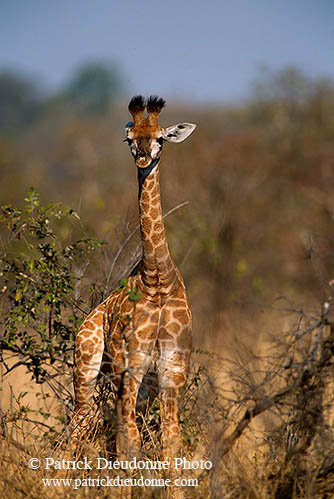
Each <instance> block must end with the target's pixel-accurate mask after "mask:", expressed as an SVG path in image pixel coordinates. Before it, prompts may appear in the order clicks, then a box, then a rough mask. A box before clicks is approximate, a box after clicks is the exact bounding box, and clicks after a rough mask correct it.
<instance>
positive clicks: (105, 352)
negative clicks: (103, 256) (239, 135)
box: [71, 96, 196, 459]
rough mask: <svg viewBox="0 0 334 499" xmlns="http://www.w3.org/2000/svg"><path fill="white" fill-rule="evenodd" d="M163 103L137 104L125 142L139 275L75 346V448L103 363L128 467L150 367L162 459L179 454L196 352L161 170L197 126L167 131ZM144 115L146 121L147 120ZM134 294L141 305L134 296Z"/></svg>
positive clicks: (91, 318) (137, 100)
mask: <svg viewBox="0 0 334 499" xmlns="http://www.w3.org/2000/svg"><path fill="white" fill-rule="evenodd" d="M164 105H165V101H164V100H163V99H161V98H159V97H154V96H152V97H150V98H149V99H147V100H145V99H144V98H143V97H142V96H136V97H133V98H132V99H131V101H130V103H129V112H130V113H131V115H132V118H133V121H131V122H129V123H128V124H127V125H126V127H125V131H126V138H125V141H127V142H128V144H129V146H130V150H131V153H132V155H133V157H134V160H135V165H136V167H137V170H138V184H139V215H140V231H141V240H142V249H143V255H142V261H141V264H140V265H139V267H138V268H139V270H138V273H137V274H135V275H131V276H130V277H129V278H128V279H127V283H126V285H124V286H123V287H121V288H120V289H118V290H117V291H115V292H113V293H112V294H111V295H110V296H109V297H108V298H107V299H106V300H104V301H103V303H101V304H100V305H99V306H98V307H96V308H95V309H94V310H93V311H92V312H91V313H90V314H89V315H88V317H87V318H86V319H85V321H84V322H83V324H82V325H81V327H80V329H79V331H78V333H77V336H76V342H75V358H74V390H75V404H76V407H75V413H74V416H73V419H72V422H71V431H72V437H73V442H75V441H79V440H80V438H81V437H82V434H83V432H84V430H85V429H86V428H87V427H88V426H89V423H90V421H91V418H92V414H93V413H94V402H93V394H94V390H95V385H96V381H97V378H98V375H99V373H100V370H101V368H102V363H104V372H105V371H109V376H110V377H111V379H112V381H113V384H114V387H115V390H116V391H117V402H116V417H117V435H116V447H117V453H118V456H119V457H120V458H122V459H129V458H131V457H133V456H134V455H138V453H139V452H140V443H141V442H140V435H139V431H138V428H137V425H136V402H137V396H138V390H139V388H140V385H141V382H142V380H143V377H144V375H145V374H146V372H147V370H148V369H149V367H150V366H151V364H152V362H155V363H156V367H157V372H158V381H159V393H160V404H161V423H162V455H163V457H164V458H168V457H169V458H172V457H174V456H177V455H178V453H179V450H180V448H181V437H180V427H179V419H178V412H179V403H180V400H181V397H182V393H183V390H184V386H185V383H186V379H187V374H188V371H189V364H190V354H191V348H192V339H191V330H192V316H191V311H190V307H189V303H188V299H187V296H186V290H185V286H184V282H183V279H182V276H181V274H180V272H179V270H178V269H177V267H176V265H175V263H174V261H173V259H172V257H171V254H170V251H169V248H168V243H167V238H166V233H165V227H164V222H163V217H162V209H161V200H160V180H159V162H160V156H161V153H162V148H163V144H164V143H165V142H166V141H169V142H175V143H179V142H182V141H183V140H185V139H186V138H187V137H188V136H189V135H190V134H191V133H192V132H193V130H194V129H195V128H196V125H194V124H192V123H180V124H178V125H173V126H169V127H167V128H163V127H162V126H160V125H159V123H158V116H159V114H160V112H161V110H162V109H163V107H164ZM145 111H146V114H145ZM133 290H136V297H135V299H134V298H133V296H132V297H131V291H133Z"/></svg>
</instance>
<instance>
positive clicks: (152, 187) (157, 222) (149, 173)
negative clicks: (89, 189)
mask: <svg viewBox="0 0 334 499" xmlns="http://www.w3.org/2000/svg"><path fill="white" fill-rule="evenodd" d="M145 170H146V171H145ZM145 170H144V171H142V170H138V184H139V215H140V230H141V239H142V245H143V266H142V270H141V275H142V281H143V285H144V292H145V293H146V294H147V295H149V296H150V297H152V298H157V297H159V296H161V295H168V294H170V292H171V290H172V289H173V288H174V287H175V286H177V285H178V284H179V282H180V274H179V272H178V270H177V268H176V265H175V263H174V260H173V259H172V257H171V254H170V252H169V248H168V242H167V237H166V232H165V226H164V222H163V217H162V208H161V200H160V179H159V160H158V161H156V162H154V164H153V165H152V166H150V167H148V168H147V169H145Z"/></svg>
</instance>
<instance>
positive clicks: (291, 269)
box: [0, 72, 334, 499]
mask: <svg viewBox="0 0 334 499" xmlns="http://www.w3.org/2000/svg"><path fill="white" fill-rule="evenodd" d="M283 76H284V73H283V72H282V73H281V74H280V75H278V76H277V77H276V79H275V80H273V81H271V82H269V83H270V84H269V86H268V87H265V89H263V88H262V89H260V90H261V92H260V94H259V96H257V97H254V98H253V99H252V100H251V101H250V102H248V103H245V104H244V105H243V106H239V107H237V106H235V107H229V108H227V107H225V108H219V107H212V108H204V107H195V106H188V107H186V106H181V105H178V106H176V105H173V103H169V106H168V107H167V109H166V111H164V114H163V116H162V118H161V120H162V121H163V124H166V125H169V124H172V123H174V122H178V121H182V120H184V121H191V122H197V123H198V129H197V130H196V133H194V134H193V136H192V138H191V139H189V140H188V141H187V142H185V143H184V144H183V145H180V146H173V145H169V146H168V145H167V146H166V147H165V149H166V150H165V152H164V157H163V161H162V164H161V170H162V172H161V182H162V197H163V208H164V212H165V213H167V212H168V211H169V210H172V209H173V208H174V207H177V206H179V205H180V204H181V203H183V202H184V201H189V203H188V204H187V205H185V206H183V207H180V208H179V209H177V210H175V211H173V213H171V214H170V215H169V216H167V217H166V220H165V221H166V226H167V233H168V239H169V243H170V248H171V251H172V253H173V256H174V257H175V260H176V261H177V263H178V265H179V267H180V269H181V272H182V274H183V276H184V278H185V282H186V285H187V290H188V294H189V298H190V301H191V305H192V310H193V315H194V345H195V352H194V356H193V359H194V366H193V371H192V375H191V377H190V381H189V387H188V390H187V392H186V394H185V397H184V405H183V408H182V428H183V435H184V443H185V449H184V452H185V456H187V458H188V459H189V460H196V459H201V458H202V457H203V458H205V459H209V460H211V461H212V463H213V467H212V470H210V471H201V470H200V471H198V470H196V471H194V470H193V471H191V472H190V473H188V474H189V476H191V477H197V478H198V479H199V487H198V488H196V489H195V488H190V487H188V488H187V489H186V490H185V494H186V497H206V496H207V497H217V498H219V497H224V498H257V499H259V498H277V499H282V498H297V497H309V498H315V497H317V498H327V497H333V496H334V459H333V456H332V449H333V444H334V426H333V425H334V418H333V410H332V407H333V403H334V400H333V398H334V387H333V380H332V377H333V360H334V357H333V356H334V337H333V334H334V332H333V331H334V330H333V328H334V319H333V317H334V315H333V313H334V310H332V308H333V305H332V301H331V300H332V295H333V291H332V290H333V283H334V254H333V250H334V239H333V213H334V211H333V210H334V204H333V203H334V202H333V199H334V195H333V194H334V180H333V178H334V177H333V173H334V171H333V170H334V143H333V136H334V87H333V83H332V82H310V81H308V80H298V81H299V83H300V82H301V81H303V82H304V84H305V85H304V87H303V92H302V91H300V92H299V90H300V88H299V86H298V85H297V84H296V82H295V80H293V79H291V73H290V80H289V78H288V76H289V75H288V73H286V74H285V80H284V78H283ZM280 78H281V80H280ZM306 83H307V89H306V90H305V86H306ZM274 84H275V85H276V87H275V85H274ZM268 89H269V90H268ZM275 89H276V90H275ZM266 92H267V93H266ZM268 92H269V95H268ZM127 120H128V116H127V112H126V103H121V104H119V106H114V107H113V108H112V110H111V112H110V114H109V115H107V116H103V117H92V116H86V117H79V116H76V117H75V118H74V117H73V115H72V114H71V112H70V111H69V110H64V109H62V112H60V111H57V109H56V110H55V109H53V108H50V110H49V112H48V113H45V114H44V116H43V118H41V120H40V121H38V122H36V123H35V124H34V125H32V126H30V127H25V128H24V130H21V131H20V132H16V133H14V132H13V133H12V134H8V133H7V134H3V135H1V136H0V168H1V178H2V181H1V185H0V196H1V200H2V201H3V202H2V203H1V204H8V203H12V204H13V205H14V206H17V205H19V206H22V199H23V198H24V196H25V195H26V192H27V191H28V189H29V188H30V187H31V186H34V187H35V188H37V189H38V190H39V191H40V197H41V202H42V203H44V204H47V203H48V202H49V201H50V200H52V201H55V202H60V201H61V202H62V203H63V204H64V205H65V206H70V207H72V208H73V209H75V211H76V212H77V213H78V214H79V216H80V220H79V221H76V222H75V223H73V224H72V225H68V224H63V225H60V226H59V227H58V234H59V239H60V240H61V241H63V242H64V244H65V243H66V244H68V243H69V242H73V241H75V240H77V239H78V238H83V237H93V238H95V239H103V240H105V241H107V244H106V245H103V246H102V247H101V248H99V249H97V250H96V251H95V252H94V255H93V256H91V257H90V256H89V258H88V259H87V260H85V261H81V264H78V263H77V264H76V267H75V269H76V271H77V273H78V275H80V277H81V280H80V287H78V288H77V289H76V290H75V292H76V298H77V299H78V300H79V301H81V303H86V308H85V309H84V310H83V311H82V313H81V316H82V314H83V313H84V312H85V311H87V310H88V309H89V308H90V307H91V306H93V305H94V304H95V303H96V302H97V301H98V300H100V299H101V297H103V296H104V295H105V294H106V293H108V292H109V291H110V290H111V289H112V288H113V287H115V286H116V285H117V283H118V282H119V280H120V279H121V278H122V277H124V276H125V275H126V274H127V272H128V270H129V269H131V267H132V265H133V264H134V263H135V262H136V259H137V258H138V255H139V253H138V243H139V237H138V233H137V232H136V231H135V227H136V224H137V206H136V198H137V186H136V172H135V171H134V166H133V162H132V161H131V158H130V157H129V151H128V148H127V146H126V145H124V144H122V138H123V137H122V128H121V127H122V125H123V123H126V121H127ZM1 242H2V250H3V251H9V249H8V248H9V247H8V240H7V236H6V231H5V229H3V230H2V232H1ZM89 260H90V261H91V264H88V262H89ZM86 263H87V265H86ZM92 283H98V284H96V285H95V286H94V289H93V290H92V288H91V287H90V286H91V285H92ZM0 288H1V290H2V291H3V292H2V297H1V307H2V316H4V314H5V313H6V310H7V309H6V292H5V291H4V290H3V287H2V286H1V285H0ZM79 315H80V314H79ZM79 319H80V317H79ZM79 319H78V320H79ZM1 327H2V330H3V331H4V328H3V321H2V324H1ZM213 352H214V353H213ZM5 355H7V357H6V356H5V359H4V360H5V364H4V365H6V366H7V367H3V373H4V372H5V371H6V370H7V369H8V366H12V365H13V363H15V361H16V360H17V359H13V358H8V353H5ZM58 374H59V376H60V377H59V378H57V379H58V380H59V382H60V383H61V384H60V385H55V384H52V383H50V382H49V381H50V380H47V381H46V382H45V383H44V384H42V385H38V386H36V384H35V383H34V382H32V381H31V376H30V374H27V373H26V371H25V370H24V367H22V366H21V367H20V370H16V369H14V370H13V371H12V372H11V373H10V374H9V375H8V376H5V377H3V379H2V384H3V396H2V402H1V418H2V421H1V425H2V437H1V440H0V443H1V463H2V465H1V471H0V490H1V489H2V492H3V493H2V496H3V497H6V498H7V497H8V498H13V497H32V498H33V497H41V496H42V497H43V496H45V495H46V494H47V496H48V497H88V496H89V497H109V496H110V495H111V491H110V490H109V489H107V488H105V489H103V488H100V489H98V488H84V487H81V488H80V489H78V490H73V489H71V488H69V487H68V488H65V487H48V488H47V492H46V491H45V487H43V484H42V480H41V479H42V477H45V476H50V477H52V476H56V473H55V472H49V474H46V472H45V471H44V470H29V469H28V467H27V461H28V459H29V458H30V457H35V456H38V457H43V456H45V457H46V456H50V455H61V446H60V447H59V444H60V443H61V441H62V438H66V424H65V433H61V432H63V431H64V421H65V423H66V421H67V420H66V417H67V416H68V411H69V409H70V408H71V402H70V392H69V391H67V390H70V389H71V388H70V387H71V380H70V370H67V371H65V370H64V372H58ZM61 387H63V388H64V392H65V388H66V394H67V398H65V397H62V395H60V396H59V394H60V390H61ZM23 392H28V393H27V394H26V395H24V396H23V398H22V393H23ZM36 392H40V393H41V395H40V396H38V397H36V396H35V394H36ZM55 393H56V394H57V395H58V398H57V397H56V396H55ZM29 408H30V412H29V410H27V409H29ZM145 410H146V412H145V411H144V415H141V416H139V419H140V421H141V426H142V436H143V440H144V442H145V447H144V452H145V455H146V456H147V457H150V458H154V459H157V456H159V434H158V426H157V424H156V423H157V422H158V419H159V415H158V411H157V407H156V403H153V406H152V407H151V408H150V409H147V408H146V409H145ZM48 414H50V416H48ZM54 416H57V417H58V419H57V420H55V419H54ZM52 428H53V429H52ZM112 434H113V427H112V421H111V422H110V421H109V426H108V428H107V429H106V428H103V431H101V427H98V428H97V436H96V440H95V442H94V443H92V444H91V446H90V447H89V448H88V449H86V452H88V453H89V455H108V453H109V452H112V450H110V448H109V446H110V441H112ZM57 453H58V454H57ZM85 473H86V475H85ZM65 475H66V476H68V477H72V478H76V477H77V478H78V477H81V478H82V477H84V476H91V477H94V476H95V475H96V471H93V472H84V473H83V472H79V471H70V472H67V474H66V473H65V472H64V473H63V474H58V475H57V476H59V477H65ZM109 475H110V476H111V473H109ZM154 494H155V495H154ZM161 494H163V492H162V491H160V490H158V491H157V490H155V491H152V489H149V488H146V489H145V490H144V492H143V490H141V489H137V490H136V489H134V497H160V496H161V497H162V496H163V495H161Z"/></svg>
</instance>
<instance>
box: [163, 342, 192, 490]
mask: <svg viewBox="0 0 334 499" xmlns="http://www.w3.org/2000/svg"><path fill="white" fill-rule="evenodd" d="M189 364H190V351H189V352H188V351H186V352H181V351H178V350H175V348H174V349H173V348H172V346H171V345H169V346H168V345H166V344H163V343H162V342H161V343H160V358H159V360H158V376H159V389H160V407H161V423H162V454H163V459H168V460H169V462H170V472H169V478H170V479H171V480H172V483H174V481H175V480H176V479H177V478H180V472H179V471H177V470H175V469H174V458H175V457H182V456H181V453H182V438H181V432H180V424H179V406H180V401H181V398H182V395H183V392H184V387H185V383H186V380H187V375H188V371H189ZM167 496H168V497H172V498H174V499H183V497H184V495H183V491H182V488H181V487H175V486H172V487H170V488H169V489H168V490H167Z"/></svg>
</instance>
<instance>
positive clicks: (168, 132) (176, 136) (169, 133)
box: [164, 123, 197, 144]
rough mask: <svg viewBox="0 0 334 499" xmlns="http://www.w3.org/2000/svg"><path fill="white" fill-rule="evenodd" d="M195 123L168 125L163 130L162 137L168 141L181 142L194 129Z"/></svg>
mask: <svg viewBox="0 0 334 499" xmlns="http://www.w3.org/2000/svg"><path fill="white" fill-rule="evenodd" d="M196 126H197V125H194V124H193V123H179V124H178V125H172V126H168V127H167V128H165V130H164V132H165V133H164V139H165V140H168V142H175V143H177V144H178V143H179V142H183V141H184V140H185V139H186V138H187V137H189V135H190V134H191V133H192V132H193V131H194V130H195V128H196Z"/></svg>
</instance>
